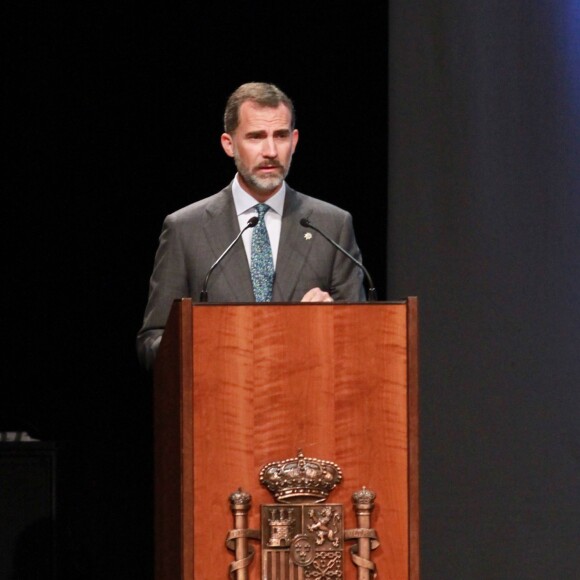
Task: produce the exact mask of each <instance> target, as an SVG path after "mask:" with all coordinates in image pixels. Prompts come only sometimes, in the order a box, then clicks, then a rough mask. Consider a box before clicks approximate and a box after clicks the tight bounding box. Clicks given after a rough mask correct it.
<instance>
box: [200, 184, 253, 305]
mask: <svg viewBox="0 0 580 580" xmlns="http://www.w3.org/2000/svg"><path fill="white" fill-rule="evenodd" d="M204 231H205V235H206V238H207V242H208V246H209V247H210V248H211V251H212V253H213V262H215V260H217V259H218V258H219V256H221V255H222V253H223V252H224V251H225V249H226V248H227V247H228V246H229V245H230V244H231V243H232V241H233V240H234V238H235V237H236V236H237V235H238V234H239V233H240V226H239V223H238V218H237V215H236V209H235V205H234V201H233V197H232V191H231V186H228V187H226V188H225V189H224V190H223V191H222V194H221V195H218V196H216V198H215V199H214V200H213V201H212V202H211V203H210V204H209V205H208V207H207V210H206V218H205V220H204ZM217 276H219V277H220V278H221V279H222V281H223V282H226V283H227V285H228V286H229V288H228V292H229V294H230V295H231V301H236V302H253V301H254V292H253V289H252V280H251V277H250V269H249V266H248V259H247V257H246V252H245V250H244V244H243V242H242V240H238V242H237V243H236V245H235V246H234V247H233V248H232V249H231V250H230V252H229V253H228V255H227V256H226V257H225V258H224V260H223V262H222V263H221V264H220V265H219V266H218V267H217V269H216V271H214V272H213V274H212V278H215V277H217Z"/></svg>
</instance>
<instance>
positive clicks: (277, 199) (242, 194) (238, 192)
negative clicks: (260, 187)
mask: <svg viewBox="0 0 580 580" xmlns="http://www.w3.org/2000/svg"><path fill="white" fill-rule="evenodd" d="M232 194H233V197H234V204H235V206H236V213H237V215H242V214H243V213H246V212H248V211H249V210H251V209H253V208H254V207H255V206H256V204H257V203H258V202H257V201H256V200H255V199H254V198H253V197H252V196H251V195H250V194H249V193H247V192H246V191H244V190H243V189H242V186H241V185H240V183H239V181H238V174H237V173H236V177H235V178H234V180H233V182H232ZM285 198H286V182H285V181H283V182H282V187H281V188H280V190H279V191H277V192H276V193H275V194H274V195H273V196H272V197H271V198H270V199H268V200H267V201H266V203H267V204H268V205H269V206H270V207H271V208H272V209H273V210H274V211H275V212H276V213H277V214H279V215H282V214H283V213H284V199H285Z"/></svg>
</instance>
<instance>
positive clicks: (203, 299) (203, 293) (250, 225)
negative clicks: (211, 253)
mask: <svg viewBox="0 0 580 580" xmlns="http://www.w3.org/2000/svg"><path fill="white" fill-rule="evenodd" d="M257 223H258V218H257V217H256V216H254V217H251V218H250V219H249V220H248V224H247V225H246V226H245V227H244V228H242V230H241V231H240V233H239V234H238V235H237V236H236V237H235V238H234V241H233V242H232V243H231V244H230V245H229V246H228V247H227V248H226V249H225V250H224V253H223V254H222V255H221V256H220V257H219V258H218V259H217V260H216V261H215V262H214V263H213V266H212V267H211V268H210V269H209V272H208V273H207V274H206V276H205V280H204V282H203V287H202V289H201V293H200V295H199V301H200V302H207V284H208V282H209V277H210V276H211V273H212V272H213V271H214V270H215V268H216V266H217V265H218V264H219V263H220V262H221V261H222V260H223V259H224V258H225V257H226V254H227V253H228V252H229V251H230V250H231V249H232V248H233V247H234V246H235V245H236V242H237V241H238V240H239V239H240V238H241V237H242V234H243V233H244V232H245V231H246V230H247V229H249V228H253V227H255V226H256V224H257Z"/></svg>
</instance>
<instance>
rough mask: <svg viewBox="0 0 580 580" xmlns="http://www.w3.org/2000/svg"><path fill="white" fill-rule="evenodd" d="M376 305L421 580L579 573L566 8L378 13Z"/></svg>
mask: <svg viewBox="0 0 580 580" xmlns="http://www.w3.org/2000/svg"><path fill="white" fill-rule="evenodd" d="M390 11H391V14H390V77H389V78H390V107H389V109H390V110H389V114H390V117H389V123H390V125H389V127H390V141H389V206H388V211H389V224H388V243H387V248H388V250H387V255H388V274H387V279H388V298H389V299H398V298H401V297H404V296H408V295H417V296H418V297H419V305H420V320H421V322H420V331H421V335H420V336H421V349H420V359H421V504H422V526H421V533H422V541H421V554H422V578H423V579H424V580H430V579H433V580H441V579H453V580H457V579H467V580H474V579H481V580H491V579H497V580H505V579H506V578H518V579H520V578H521V579H524V578H525V579H548V578H566V579H573V578H579V577H580V551H579V550H578V539H579V538H580V427H579V425H580V422H579V417H580V386H579V383H580V355H579V347H580V290H579V285H580V163H579V162H580V141H579V138H580V91H579V87H580V66H579V65H580V56H579V55H580V41H579V38H580V34H579V33H580V3H579V2H572V1H564V0H550V1H541V2H523V1H521V0H514V1H511V2H496V1H492V2H457V1H451V0H448V1H446V0H444V1H442V2H433V1H429V0H424V1H413V0H411V1H409V0H391V2H390Z"/></svg>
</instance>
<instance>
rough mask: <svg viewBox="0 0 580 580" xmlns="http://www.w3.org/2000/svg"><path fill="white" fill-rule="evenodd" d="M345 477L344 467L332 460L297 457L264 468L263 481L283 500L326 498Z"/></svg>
mask: <svg viewBox="0 0 580 580" xmlns="http://www.w3.org/2000/svg"><path fill="white" fill-rule="evenodd" d="M341 481H342V471H341V469H340V467H339V466H338V465H337V464H336V463H333V462H332V461H325V460H323V459H315V458H313V457H304V453H302V450H299V451H298V453H297V455H296V457H291V458H290V459H284V460H282V461H272V462H271V463H268V464H267V465H265V466H264V467H263V468H262V470H261V471H260V483H261V484H262V485H265V486H266V487H267V488H268V490H269V491H270V493H272V495H273V496H274V498H275V499H276V500H277V501H279V502H280V503H301V502H304V501H312V502H315V503H318V502H323V501H325V500H326V498H327V497H328V494H329V493H330V492H331V491H332V490H333V489H334V488H335V487H336V486H337V485H338V484H339V483H340V482H341Z"/></svg>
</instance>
